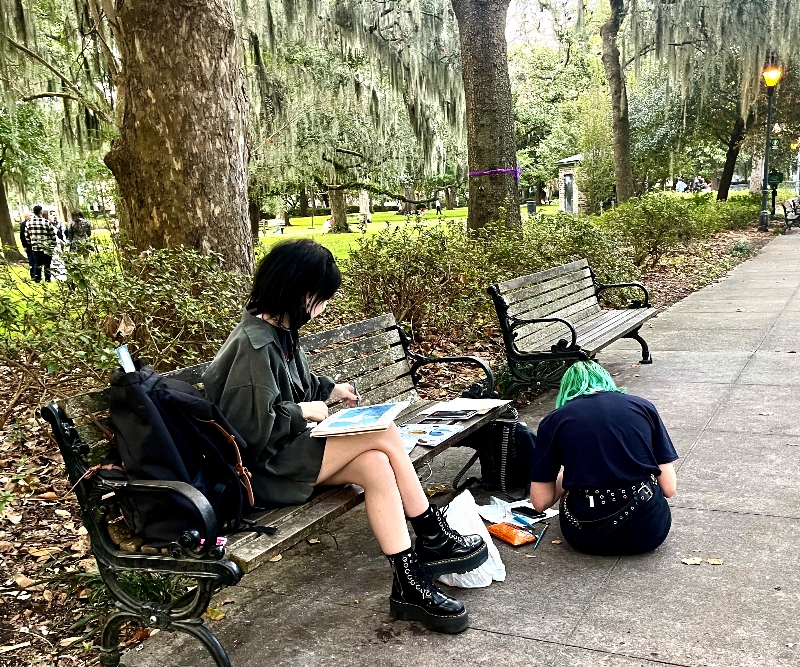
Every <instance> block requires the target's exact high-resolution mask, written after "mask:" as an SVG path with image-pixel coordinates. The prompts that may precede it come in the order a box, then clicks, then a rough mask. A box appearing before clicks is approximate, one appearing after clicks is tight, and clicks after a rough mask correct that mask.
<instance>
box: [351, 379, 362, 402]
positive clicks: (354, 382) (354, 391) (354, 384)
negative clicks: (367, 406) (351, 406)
mask: <svg viewBox="0 0 800 667" xmlns="http://www.w3.org/2000/svg"><path fill="white" fill-rule="evenodd" d="M353 393H354V394H355V395H356V407H357V408H358V407H360V405H359V404H360V403H361V396H359V395H358V387H357V386H356V381H355V380H353Z"/></svg>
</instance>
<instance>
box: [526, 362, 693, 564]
mask: <svg viewBox="0 0 800 667" xmlns="http://www.w3.org/2000/svg"><path fill="white" fill-rule="evenodd" d="M677 458H678V455H677V453H676V452H675V448H674V447H673V445H672V441H671V440H670V438H669V435H668V434H667V430H666V428H665V427H664V424H663V422H662V421H661V417H659V415H658V412H657V411H656V409H655V407H654V406H653V404H652V403H650V402H649V401H647V400H645V399H643V398H639V397H638V396H631V395H629V394H626V393H625V390H624V389H618V388H617V386H616V384H615V383H614V380H613V379H612V378H611V376H610V375H609V374H608V371H606V370H605V369H604V368H603V367H602V366H600V365H599V364H597V363H595V362H594V361H579V362H577V363H575V364H573V365H572V366H570V368H569V369H567V372H566V373H564V377H563V378H562V379H561V387H560V390H559V392H558V397H557V398H556V409H555V410H554V411H553V412H551V413H550V414H549V415H547V416H546V417H545V418H544V419H543V420H542V422H541V424H540V425H539V430H538V433H537V444H536V451H535V452H534V464H533V467H532V472H531V480H532V481H531V503H532V504H533V506H534V507H535V508H536V509H537V510H539V511H544V509H545V508H547V507H550V506H551V505H552V504H553V503H555V502H556V501H557V500H559V499H560V501H561V502H560V508H561V511H560V515H559V521H560V524H561V531H562V533H563V534H564V538H565V539H566V540H567V542H569V544H571V545H572V546H573V547H574V548H575V549H577V550H578V551H582V552H584V553H589V554H595V555H599V556H623V555H629V554H638V553H645V552H647V551H652V550H653V549H655V548H656V547H658V546H659V545H660V544H661V543H662V542H663V541H664V540H665V539H666V537H667V533H669V529H670V526H671V523H672V519H671V514H670V510H669V505H668V504H667V501H666V498H671V497H672V495H673V494H674V493H675V488H676V478H675V467H674V466H673V461H675V460H676V459H677ZM562 466H563V470H561V472H559V470H560V469H561V468H562Z"/></svg>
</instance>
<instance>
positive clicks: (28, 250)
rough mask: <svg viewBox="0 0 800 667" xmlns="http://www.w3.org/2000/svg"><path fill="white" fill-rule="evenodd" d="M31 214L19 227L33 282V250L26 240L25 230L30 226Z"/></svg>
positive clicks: (27, 215)
mask: <svg viewBox="0 0 800 667" xmlns="http://www.w3.org/2000/svg"><path fill="white" fill-rule="evenodd" d="M30 219H31V214H30V213H26V214H25V217H24V218H23V219H22V222H21V223H20V225H19V240H20V243H21V244H22V247H23V248H24V249H25V255H26V256H27V258H28V272H29V273H30V276H31V280H33V249H32V248H31V244H30V242H29V241H28V239H27V238H26V235H25V229H26V227H27V226H28V222H30Z"/></svg>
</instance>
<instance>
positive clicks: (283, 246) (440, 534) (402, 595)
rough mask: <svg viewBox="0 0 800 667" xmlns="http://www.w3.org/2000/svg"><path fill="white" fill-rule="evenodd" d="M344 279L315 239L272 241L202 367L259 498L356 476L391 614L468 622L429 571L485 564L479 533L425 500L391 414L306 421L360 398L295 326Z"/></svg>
mask: <svg viewBox="0 0 800 667" xmlns="http://www.w3.org/2000/svg"><path fill="white" fill-rule="evenodd" d="M340 282H341V276H340V274H339V269H338V267H337V266H336V262H335V261H334V259H333V255H332V254H331V253H330V251H329V250H328V249H327V248H324V247H323V246H321V245H319V244H318V243H316V242H315V241H312V240H310V239H301V240H297V241H287V242H283V243H279V244H277V245H276V246H274V247H273V249H272V250H270V252H269V253H268V254H267V255H266V256H265V257H264V259H263V260H262V261H261V263H260V264H259V265H258V268H257V270H256V274H255V278H254V280H253V288H252V291H251V293H250V297H249V299H248V303H247V307H246V309H245V311H244V313H243V314H242V321H241V322H240V323H239V325H238V326H237V327H236V328H235V329H234V330H233V332H232V333H231V335H230V336H228V340H227V341H225V344H224V345H223V346H222V348H221V349H220V351H219V352H218V353H217V355H216V357H215V358H214V360H213V362H212V363H211V365H210V366H209V368H208V370H207V371H206V372H205V374H204V375H203V382H204V384H205V390H206V395H207V396H208V397H209V399H211V400H212V401H214V403H216V404H217V405H218V406H219V408H220V409H221V411H222V413H223V414H224V415H225V416H226V417H227V418H228V420H229V421H230V423H231V425H232V426H233V427H234V428H235V429H236V430H237V431H238V432H239V434H240V435H241V436H242V437H243V438H244V440H245V441H246V442H247V450H246V451H245V453H244V454H245V456H246V459H245V463H246V465H247V467H248V468H249V469H250V471H251V472H252V473H253V478H252V485H253V492H254V495H255V498H256V500H257V501H258V503H259V504H261V505H263V506H266V507H275V506H282V505H298V504H301V503H303V502H305V501H306V500H308V498H309V496H310V495H311V492H312V491H313V487H314V486H315V485H329V484H358V485H359V486H361V487H362V488H363V489H364V501H365V503H366V509H367V518H368V520H369V523H370V526H371V528H372V531H373V533H374V534H375V537H376V539H377V540H378V543H379V544H380V547H381V549H382V550H383V552H384V553H385V554H387V557H388V559H389V562H390V563H391V565H392V569H393V571H394V578H393V585H392V593H391V597H390V598H389V607H390V609H391V611H392V614H393V615H394V616H395V617H397V618H400V619H408V620H417V621H420V622H421V623H422V624H423V625H425V627H427V628H428V629H430V630H436V631H438V632H461V631H462V630H464V629H466V627H467V626H468V624H469V619H468V616H467V612H466V609H465V608H464V605H463V603H461V602H460V601H458V600H456V599H454V598H452V597H450V596H448V595H445V594H444V593H442V592H441V591H440V590H439V589H438V588H436V586H435V585H434V583H433V580H434V578H435V577H436V576H439V575H441V574H447V573H460V572H468V571H470V570H473V569H475V568H477V567H479V566H480V565H482V564H483V563H484V562H485V561H486V559H487V557H488V549H487V546H486V544H484V542H483V539H482V538H481V537H480V536H478V535H467V536H462V535H460V534H458V533H456V532H455V531H453V530H452V529H451V528H450V526H448V524H447V521H446V519H445V517H444V515H443V514H442V512H441V511H440V510H439V509H438V508H437V507H436V506H435V505H433V506H432V505H430V503H429V502H428V498H427V496H426V495H425V492H424V491H423V490H422V486H421V484H420V482H419V479H418V478H417V473H416V471H415V470H414V466H413V464H412V463H411V459H410V458H409V457H408V454H407V453H406V451H405V447H404V446H403V443H402V440H401V438H400V433H399V431H398V430H397V427H396V426H394V424H393V425H392V426H391V427H390V428H389V429H388V430H387V431H383V432H377V433H363V434H356V435H347V436H337V437H334V438H328V439H326V438H312V437H311V435H310V429H309V428H308V422H321V421H322V420H323V419H325V418H326V417H327V416H328V406H327V405H326V404H325V403H324V402H323V401H325V400H326V399H328V398H329V397H333V398H338V399H340V400H341V401H343V402H344V403H346V404H348V405H351V406H352V405H355V403H356V400H357V399H358V396H357V395H356V393H355V390H354V388H353V387H352V386H351V385H350V384H334V382H333V381H332V380H331V379H330V378H327V377H322V376H316V375H314V374H313V373H312V372H311V371H310V370H309V367H308V362H307V360H306V357H305V354H304V352H303V350H302V348H300V346H299V345H298V333H297V332H298V329H300V327H302V326H303V325H304V324H306V323H307V322H309V321H310V320H312V319H313V318H315V317H317V316H318V315H320V314H322V312H323V311H324V310H325V306H326V305H327V302H328V299H330V298H331V297H332V296H333V294H334V293H335V292H336V290H337V289H339V284H340ZM407 517H408V518H409V521H410V522H411V525H412V527H413V528H414V532H415V533H416V536H417V539H416V543H415V545H414V546H415V548H414V549H412V548H411V538H410V536H409V532H408V527H407V525H406V518H407Z"/></svg>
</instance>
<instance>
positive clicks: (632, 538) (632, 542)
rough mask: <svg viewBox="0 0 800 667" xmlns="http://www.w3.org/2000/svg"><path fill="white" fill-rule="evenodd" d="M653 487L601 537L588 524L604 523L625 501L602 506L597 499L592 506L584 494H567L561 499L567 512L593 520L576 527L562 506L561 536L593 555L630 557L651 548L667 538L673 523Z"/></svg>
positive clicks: (658, 487) (656, 486) (584, 520)
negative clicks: (627, 515) (650, 494)
mask: <svg viewBox="0 0 800 667" xmlns="http://www.w3.org/2000/svg"><path fill="white" fill-rule="evenodd" d="M652 486H653V497H652V498H651V499H650V500H649V501H647V502H646V503H644V504H642V505H640V506H639V507H638V508H637V509H636V511H635V514H634V515H633V516H631V517H630V518H629V519H628V520H627V521H625V522H624V523H623V524H622V525H621V526H619V527H618V528H616V529H615V530H614V531H613V532H611V533H610V534H606V535H605V536H603V537H601V538H600V539H598V538H597V537H596V536H595V535H594V534H595V532H596V531H595V530H594V529H592V528H591V526H600V525H603V524H604V523H605V522H604V521H602V519H603V518H605V517H609V516H612V515H614V514H615V513H616V510H618V509H619V507H622V506H624V505H625V504H627V501H622V500H618V501H614V502H613V503H612V502H610V501H609V502H607V503H606V504H603V505H601V504H600V503H599V502H596V504H595V507H591V506H590V503H589V501H588V500H587V499H586V498H585V497H581V496H580V495H577V494H569V495H568V497H567V498H566V499H565V501H564V502H566V504H567V508H568V509H569V512H570V514H571V515H572V516H573V517H574V518H575V519H577V520H578V521H580V522H595V523H593V524H588V525H586V524H583V525H582V526H581V527H580V528H578V527H576V526H575V525H573V524H572V523H571V522H570V521H569V520H568V519H567V517H566V515H565V512H564V508H563V507H562V511H561V513H560V515H559V522H560V524H561V532H562V534H563V535H564V539H565V540H567V542H569V544H570V545H571V546H572V547H574V548H575V549H577V550H578V551H582V552H583V553H587V554H593V555H595V556H630V555H633V554H641V553H646V552H648V551H652V550H653V549H655V548H656V547H658V546H660V545H661V543H662V542H663V541H664V540H665V539H666V538H667V535H668V534H669V529H670V527H671V526H672V515H671V513H670V510H669V505H668V504H667V499H666V498H664V494H663V492H662V491H661V487H660V486H658V484H653V485H652ZM606 500H608V499H607V498H606Z"/></svg>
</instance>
